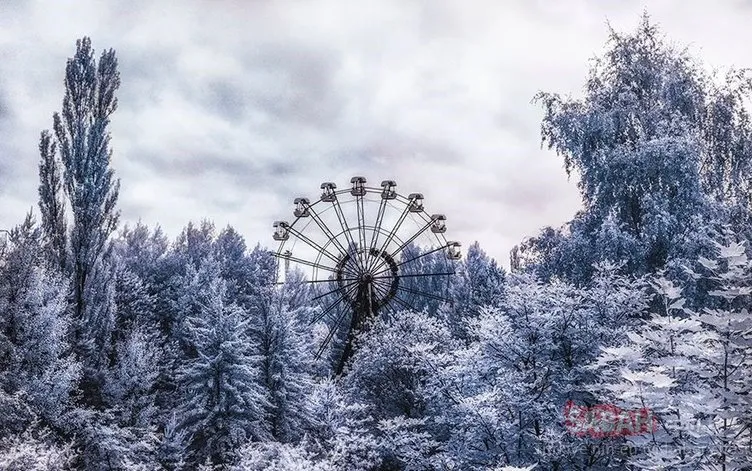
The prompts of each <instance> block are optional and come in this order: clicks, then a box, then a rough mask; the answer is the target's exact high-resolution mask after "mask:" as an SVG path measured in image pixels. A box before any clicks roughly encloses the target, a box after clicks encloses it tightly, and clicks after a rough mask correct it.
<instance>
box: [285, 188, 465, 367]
mask: <svg viewBox="0 0 752 471" xmlns="http://www.w3.org/2000/svg"><path fill="white" fill-rule="evenodd" d="M366 183H367V182H366V179H365V178H364V177H359V176H356V177H353V178H352V179H351V180H350V184H351V185H350V187H348V188H344V189H339V190H338V189H337V186H336V185H335V184H334V183H332V182H325V183H322V184H321V190H322V193H321V195H320V197H319V198H318V199H317V200H315V201H314V202H311V200H310V199H308V198H304V197H301V198H296V199H295V200H294V211H293V215H294V216H295V219H294V221H293V222H291V223H289V222H287V221H276V222H274V224H273V227H274V234H273V238H274V240H275V241H278V242H279V246H278V248H277V251H276V253H275V256H276V257H277V259H278V261H279V262H280V263H278V264H277V267H278V269H277V272H278V275H277V276H278V281H279V282H284V281H285V280H286V279H287V277H288V274H289V273H290V271H291V270H296V271H298V272H303V275H304V281H303V283H307V284H310V285H312V289H311V292H312V293H313V294H314V295H313V296H312V298H311V300H312V301H315V302H317V303H318V307H319V309H318V311H317V314H316V315H315V316H314V318H313V319H311V323H312V324H316V323H323V324H325V326H326V330H327V333H326V335H325V336H324V338H323V339H322V340H321V342H320V345H319V346H318V350H317V352H316V357H320V356H321V355H322V353H323V352H324V351H325V350H326V348H327V346H330V344H331V342H332V339H334V338H338V335H339V337H344V342H342V343H343V345H341V348H342V352H341V354H340V356H339V357H340V358H339V361H338V362H337V366H336V367H335V372H336V374H341V373H342V370H343V368H344V366H345V364H346V362H347V361H348V360H349V358H350V357H351V356H352V354H353V341H354V337H355V334H356V333H357V332H358V331H360V330H361V329H362V328H363V327H364V326H365V324H366V322H368V321H370V320H374V319H376V318H377V316H378V315H379V314H380V313H382V312H398V311H403V310H417V308H416V307H415V306H416V305H421V306H426V304H427V302H429V303H434V304H439V303H444V302H451V301H450V300H449V299H446V298H445V297H444V296H442V294H443V293H444V292H445V291H446V290H443V289H441V287H442V286H446V283H447V282H448V277H450V276H451V275H453V274H454V273H455V269H454V265H455V264H456V261H457V260H459V259H460V258H461V252H460V243H459V242H455V241H447V239H446V237H445V232H446V217H445V216H444V215H443V214H429V213H428V212H427V211H426V210H425V208H424V207H423V195H422V194H420V193H410V194H409V195H408V196H407V197H405V196H403V195H400V194H399V193H397V191H396V190H395V188H396V183H395V182H394V181H392V180H384V181H382V182H381V185H380V187H369V186H366ZM442 280H444V281H442Z"/></svg>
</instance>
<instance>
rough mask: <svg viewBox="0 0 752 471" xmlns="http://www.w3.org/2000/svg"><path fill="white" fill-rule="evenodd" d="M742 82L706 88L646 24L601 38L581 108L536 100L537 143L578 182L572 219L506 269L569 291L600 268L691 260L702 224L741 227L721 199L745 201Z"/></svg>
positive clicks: (570, 102)
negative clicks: (578, 206)
mask: <svg viewBox="0 0 752 471" xmlns="http://www.w3.org/2000/svg"><path fill="white" fill-rule="evenodd" d="M747 83H748V82H745V81H744V80H742V78H740V76H739V75H738V74H730V75H729V77H728V78H727V80H726V81H725V85H724V86H721V87H720V88H719V87H718V86H716V85H715V84H714V81H713V80H712V79H711V78H709V77H708V76H707V75H706V74H705V73H704V72H703V70H702V67H701V66H700V65H698V63H697V62H696V61H695V60H694V59H693V58H692V57H691V56H689V55H688V54H687V52H686V50H682V49H677V48H675V47H673V46H672V45H670V43H669V42H668V41H666V40H665V39H664V38H663V37H662V35H661V33H660V31H659V30H658V28H657V27H656V26H655V24H653V23H651V22H650V20H649V18H648V17H647V15H645V16H643V18H642V21H641V23H640V25H639V27H638V28H637V30H636V31H635V32H634V33H632V34H621V33H618V32H616V31H614V30H611V31H610V35H609V41H608V48H607V51H606V53H605V54H604V55H603V56H601V57H599V58H598V59H597V60H596V61H595V62H594V65H593V67H592V68H591V71H590V76H589V78H588V80H587V83H586V86H585V93H584V97H583V98H582V99H574V98H565V97H562V96H560V95H558V94H555V93H540V94H538V95H537V96H536V100H537V101H538V102H539V103H540V104H542V106H543V109H544V118H543V122H542V125H541V132H542V139H543V143H544V144H545V145H547V146H548V147H549V148H551V149H554V150H555V151H556V152H557V154H559V155H561V156H562V157H563V158H564V164H565V168H566V170H567V172H568V174H572V173H576V174H577V175H578V176H579V188H580V193H581V195H582V199H583V205H584V209H583V210H582V211H580V212H578V213H577V215H576V216H575V218H574V219H573V220H572V221H570V222H569V223H568V224H567V225H566V227H564V228H563V229H561V230H554V229H551V228H547V229H545V230H544V231H543V232H542V233H541V234H540V235H539V237H536V238H532V239H529V240H527V241H526V242H525V243H523V244H522V245H521V246H519V247H518V248H517V250H516V251H515V257H514V258H515V261H514V262H513V266H515V267H517V266H518V265H519V266H520V268H524V265H526V266H527V268H528V269H531V270H533V269H534V270H537V271H538V273H539V275H541V276H544V277H546V278H548V277H551V276H564V277H566V278H568V279H570V280H573V281H575V282H578V283H583V282H586V281H587V280H589V279H590V277H591V276H592V274H593V272H592V269H591V267H592V265H593V263H595V262H598V261H604V260H611V261H614V262H621V261H624V262H625V263H626V269H627V270H628V271H629V272H630V273H635V274H644V273H648V272H651V271H654V270H657V269H660V268H663V267H665V266H666V264H667V263H668V262H670V261H671V260H676V259H684V260H687V259H690V260H691V259H694V258H696V256H697V255H698V254H699V255H702V254H703V252H702V251H703V250H707V249H708V248H709V247H710V245H711V244H710V242H711V241H710V240H709V239H708V238H705V239H704V240H697V238H696V237H695V236H696V235H701V234H702V231H698V229H699V228H702V227H703V226H706V225H708V224H709V223H710V222H714V221H719V220H726V221H729V222H731V221H736V222H735V224H736V225H737V227H738V228H741V227H743V226H744V224H747V222H745V221H748V210H749V207H746V209H745V208H744V206H743V205H742V206H739V205H738V204H737V203H738V202H739V201H741V200H740V199H739V198H737V197H735V196H732V195H737V194H738V195H746V194H747V193H748V189H747V188H748V183H746V181H748V180H749V175H750V166H749V163H746V162H747V161H748V160H749V159H748V158H747V157H746V156H747V155H748V150H746V149H749V143H750V142H752V141H750V136H752V134H751V133H750V125H749V120H748V118H747V111H746V110H745V108H744V101H745V99H744V97H749V96H750V95H749V92H750V88H749V86H748V85H747ZM726 196H728V197H726ZM745 198H746V196H744V197H743V198H741V199H742V200H743V199H745ZM718 203H722V204H718ZM733 208H736V209H733ZM733 214H736V216H733ZM744 214H747V215H746V216H745V215H744ZM698 242H699V244H698Z"/></svg>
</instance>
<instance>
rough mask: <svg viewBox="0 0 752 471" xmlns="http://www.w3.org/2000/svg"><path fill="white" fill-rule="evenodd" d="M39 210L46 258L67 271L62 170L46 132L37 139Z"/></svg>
mask: <svg viewBox="0 0 752 471" xmlns="http://www.w3.org/2000/svg"><path fill="white" fill-rule="evenodd" d="M39 154H40V156H41V159H40V163H39V180H40V182H39V209H40V212H41V214H42V232H43V234H44V238H45V245H46V249H47V255H48V257H49V258H50V261H51V262H52V263H53V265H55V266H57V267H58V268H59V269H60V270H65V269H66V262H67V255H68V254H67V251H68V225H67V222H66V220H65V201H66V200H65V193H64V189H63V167H62V162H61V161H60V158H59V157H58V155H57V145H56V143H55V141H54V139H53V137H52V135H51V134H50V132H49V131H42V135H41V137H40V139H39Z"/></svg>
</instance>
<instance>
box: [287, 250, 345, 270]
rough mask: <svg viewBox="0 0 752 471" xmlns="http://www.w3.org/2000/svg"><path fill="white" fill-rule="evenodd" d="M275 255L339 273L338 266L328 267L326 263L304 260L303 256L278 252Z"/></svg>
mask: <svg viewBox="0 0 752 471" xmlns="http://www.w3.org/2000/svg"><path fill="white" fill-rule="evenodd" d="M274 256H275V257H277V258H281V259H283V260H290V261H292V262H295V263H300V264H301V265H306V266H309V267H313V268H320V269H322V270H327V271H330V272H332V273H337V269H336V268H332V267H327V266H326V265H322V264H320V263H317V262H309V261H308V260H304V259H302V258H297V257H293V256H292V255H284V254H276V253H275V254H274Z"/></svg>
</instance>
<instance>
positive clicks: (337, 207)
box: [332, 198, 363, 273]
mask: <svg viewBox="0 0 752 471" xmlns="http://www.w3.org/2000/svg"><path fill="white" fill-rule="evenodd" d="M332 204H333V205H334V213H335V214H336V215H337V220H338V221H339V224H340V226H342V229H344V233H345V239H347V243H348V244H349V245H350V247H348V249H347V251H346V253H347V254H349V253H350V251H351V250H352V248H355V249H356V250H357V246H356V245H355V241H354V240H353V238H352V234H350V226H348V224H347V218H345V213H344V212H343V211H342V206H340V204H339V199H338V198H335V199H334V201H332ZM358 271H359V272H360V273H362V272H363V267H361V266H360V264H358Z"/></svg>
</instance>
